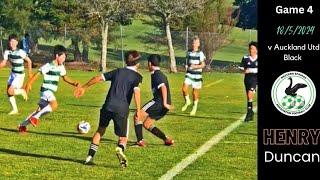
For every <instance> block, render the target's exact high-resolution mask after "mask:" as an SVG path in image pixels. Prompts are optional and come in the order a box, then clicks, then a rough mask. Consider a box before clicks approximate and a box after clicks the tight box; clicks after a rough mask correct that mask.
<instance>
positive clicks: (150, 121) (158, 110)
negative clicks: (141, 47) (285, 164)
mask: <svg viewBox="0 0 320 180" xmlns="http://www.w3.org/2000/svg"><path fill="white" fill-rule="evenodd" d="M160 61H161V57H160V56H159V55H157V54H152V55H150V56H149V59H148V68H149V71H150V72H151V87H152V93H153V99H152V100H150V101H149V102H148V103H146V104H145V105H144V106H143V108H142V110H141V111H140V118H139V117H138V116H135V132H136V136H137V145H139V146H142V147H143V146H145V142H144V140H143V135H142V125H143V127H144V128H145V129H147V130H148V131H150V132H151V133H152V134H154V135H155V136H157V137H159V138H160V139H162V140H163V141H164V144H165V145H168V146H170V145H172V144H173V143H174V141H173V140H172V139H170V138H168V137H167V136H166V135H165V134H164V133H163V132H162V131H161V130H160V129H159V128H157V127H156V126H155V125H154V121H155V120H159V119H161V118H162V117H163V116H164V115H166V114H167V112H168V111H169V110H170V109H172V106H171V95H170V87H169V83H168V79H167V77H166V76H165V75H164V74H163V73H162V72H161V71H160V67H159V65H160ZM137 114H138V112H137Z"/></svg>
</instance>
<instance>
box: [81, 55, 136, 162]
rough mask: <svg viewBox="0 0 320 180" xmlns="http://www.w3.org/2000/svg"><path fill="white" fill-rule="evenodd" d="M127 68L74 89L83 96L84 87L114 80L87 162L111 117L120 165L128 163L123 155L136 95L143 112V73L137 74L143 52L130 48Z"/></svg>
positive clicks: (90, 160) (102, 110)
mask: <svg viewBox="0 0 320 180" xmlns="http://www.w3.org/2000/svg"><path fill="white" fill-rule="evenodd" d="M125 59H126V64H127V67H125V68H119V69H116V70H113V71H110V72H107V73H104V74H102V75H99V76H96V77H94V78H92V79H91V80H90V81H89V82H87V83H86V84H85V85H83V86H82V87H81V88H79V89H77V90H76V91H75V96H76V97H80V96H82V95H83V94H84V92H85V90H86V89H87V88H88V87H90V86H92V85H94V84H96V83H98V82H101V81H111V87H110V89H109V92H108V95H107V97H106V100H105V103H104V104H103V106H102V108H101V109H100V122H99V127H98V130H97V132H96V133H95V134H94V136H93V138H92V142H91V144H90V148H89V152H88V156H87V158H86V160H85V164H92V163H93V157H94V155H95V154H96V152H97V150H98V147H99V144H100V140H101V137H102V136H103V135H104V133H105V131H106V128H107V127H108V126H109V123H110V121H111V119H112V120H113V122H114V132H115V134H116V135H117V136H118V137H119V141H118V146H117V147H116V153H117V156H118V158H119V161H120V165H121V167H123V168H125V167H127V165H128V160H127V158H126V156H125V154H124V150H125V148H126V144H127V140H128V130H129V129H128V128H129V127H128V115H129V105H130V102H131V99H132V94H134V99H135V104H136V108H137V111H138V112H137V114H138V118H139V114H140V88H139V85H140V83H141V82H142V76H141V75H140V74H139V73H138V68H139V59H140V54H139V53H138V52H137V51H129V52H128V53H127V54H126V58H125Z"/></svg>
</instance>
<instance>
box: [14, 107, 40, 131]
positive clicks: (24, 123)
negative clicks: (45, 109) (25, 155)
mask: <svg viewBox="0 0 320 180" xmlns="http://www.w3.org/2000/svg"><path fill="white" fill-rule="evenodd" d="M40 110H41V108H40V106H39V107H38V108H37V109H36V110H35V111H34V112H32V113H31V114H30V115H29V116H28V117H27V118H26V119H24V120H23V121H22V122H21V123H20V124H19V126H18V131H19V132H20V133H25V132H27V126H28V125H29V124H30V120H29V119H30V117H32V116H33V115H35V114H36V113H37V112H39V111H40Z"/></svg>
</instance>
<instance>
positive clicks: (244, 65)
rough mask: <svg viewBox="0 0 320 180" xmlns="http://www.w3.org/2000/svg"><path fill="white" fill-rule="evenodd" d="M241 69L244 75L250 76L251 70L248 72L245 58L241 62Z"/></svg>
mask: <svg viewBox="0 0 320 180" xmlns="http://www.w3.org/2000/svg"><path fill="white" fill-rule="evenodd" d="M239 69H240V70H241V71H242V72H243V73H244V74H248V73H249V70H248V68H247V67H246V61H245V58H244V57H243V58H242V61H241V63H240V66H239Z"/></svg>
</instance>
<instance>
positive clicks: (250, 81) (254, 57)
mask: <svg viewBox="0 0 320 180" xmlns="http://www.w3.org/2000/svg"><path fill="white" fill-rule="evenodd" d="M240 69H241V70H243V72H244V74H245V75H244V85H245V88H246V96H247V115H246V117H245V119H244V121H245V122H248V121H252V120H253V115H254V112H253V110H252V101H253V97H254V93H255V91H256V88H257V83H258V79H257V74H258V50H257V42H250V43H249V55H247V56H243V58H242V61H241V64H240Z"/></svg>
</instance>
